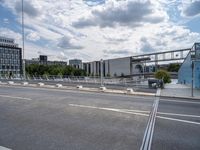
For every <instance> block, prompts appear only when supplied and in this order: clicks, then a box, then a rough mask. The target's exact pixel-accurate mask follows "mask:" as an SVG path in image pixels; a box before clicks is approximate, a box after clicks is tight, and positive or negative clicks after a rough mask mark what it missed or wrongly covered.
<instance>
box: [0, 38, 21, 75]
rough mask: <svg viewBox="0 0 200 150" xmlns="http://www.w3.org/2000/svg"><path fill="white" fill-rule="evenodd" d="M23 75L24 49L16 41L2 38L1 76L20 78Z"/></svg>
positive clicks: (0, 41) (0, 54) (0, 52)
mask: <svg viewBox="0 0 200 150" xmlns="http://www.w3.org/2000/svg"><path fill="white" fill-rule="evenodd" d="M21 74H22V49H21V48H19V47H18V44H16V43H15V41H14V39H12V38H6V37H0V76H15V77H20V75H21Z"/></svg>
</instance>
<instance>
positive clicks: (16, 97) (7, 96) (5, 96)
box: [0, 95, 32, 101]
mask: <svg viewBox="0 0 200 150" xmlns="http://www.w3.org/2000/svg"><path fill="white" fill-rule="evenodd" d="M0 97H4V98H12V99H21V100H28V101H31V100H32V99H31V98H26V97H18V96H9V95H0Z"/></svg>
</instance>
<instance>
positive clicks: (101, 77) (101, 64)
mask: <svg viewBox="0 0 200 150" xmlns="http://www.w3.org/2000/svg"><path fill="white" fill-rule="evenodd" d="M100 62H101V87H103V59H101V60H100Z"/></svg>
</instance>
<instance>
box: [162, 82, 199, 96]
mask: <svg viewBox="0 0 200 150" xmlns="http://www.w3.org/2000/svg"><path fill="white" fill-rule="evenodd" d="M161 96H163V97H178V98H193V99H199V100H200V90H199V89H198V90H197V89H194V97H191V87H189V86H187V85H184V84H176V83H171V84H166V85H165V88H164V89H162V91H161Z"/></svg>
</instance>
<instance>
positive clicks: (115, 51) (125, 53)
mask: <svg viewBox="0 0 200 150" xmlns="http://www.w3.org/2000/svg"><path fill="white" fill-rule="evenodd" d="M103 52H104V53H106V54H120V55H121V54H122V55H128V54H130V52H129V51H128V50H103Z"/></svg>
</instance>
